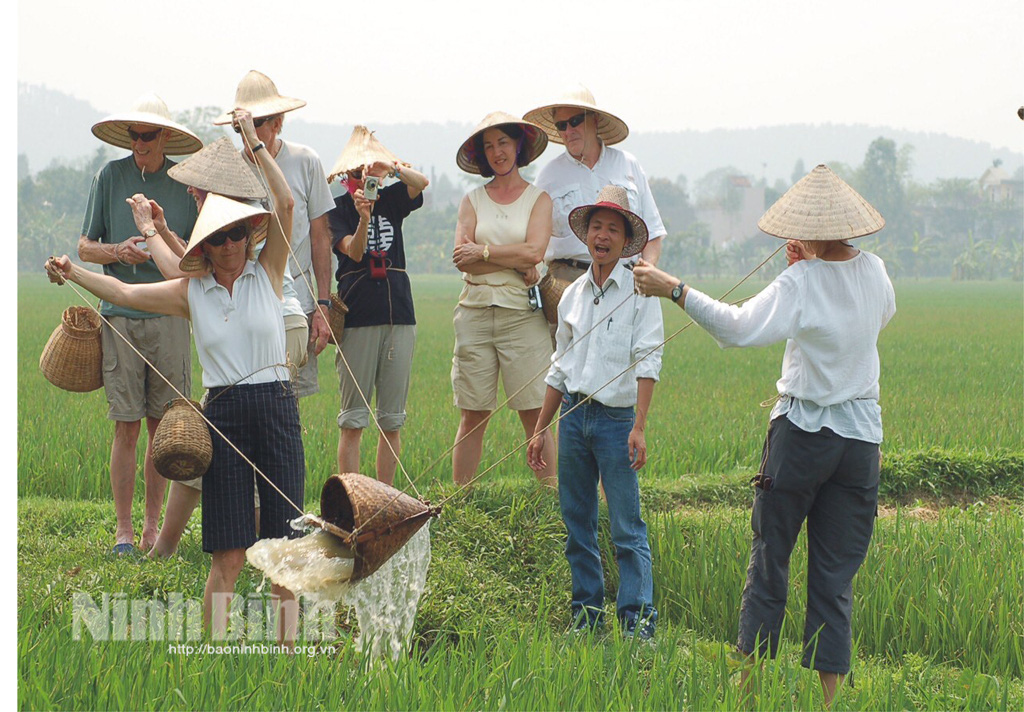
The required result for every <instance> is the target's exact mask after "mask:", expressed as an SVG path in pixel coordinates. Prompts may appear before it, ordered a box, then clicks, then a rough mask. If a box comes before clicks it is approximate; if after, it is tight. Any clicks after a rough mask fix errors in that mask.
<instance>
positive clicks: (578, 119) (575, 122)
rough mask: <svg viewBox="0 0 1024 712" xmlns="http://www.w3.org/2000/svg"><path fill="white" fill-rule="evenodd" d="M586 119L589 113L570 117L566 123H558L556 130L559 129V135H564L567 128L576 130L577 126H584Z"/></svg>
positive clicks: (556, 123)
mask: <svg viewBox="0 0 1024 712" xmlns="http://www.w3.org/2000/svg"><path fill="white" fill-rule="evenodd" d="M586 118H587V112H585V111H583V112H581V113H579V114H576V115H575V116H570V117H569V118H568V119H566V120H565V121H556V122H555V129H557V130H558V132H559V133H564V132H565V130H566V129H567V128H569V127H570V126H572V127H573V128H576V127H577V126H579V125H580V124H582V123H583V122H584V121H585V120H586Z"/></svg>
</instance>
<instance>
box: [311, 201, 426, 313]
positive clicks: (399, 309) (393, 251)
mask: <svg viewBox="0 0 1024 712" xmlns="http://www.w3.org/2000/svg"><path fill="white" fill-rule="evenodd" d="M422 205H423V194H422V193H420V194H419V195H417V196H416V197H415V198H410V197H409V189H408V187H407V186H406V185H405V184H404V183H401V182H398V183H393V184H392V185H389V186H387V187H386V188H383V189H381V191H380V194H379V197H378V199H377V202H376V203H375V204H374V206H373V212H372V213H370V225H369V227H368V229H367V231H366V238H367V239H366V253H364V254H363V259H362V260H360V261H359V262H355V261H353V260H352V259H351V258H350V257H349V256H348V255H346V254H344V253H343V252H341V251H340V249H339V247H340V241H341V239H342V238H343V237H345V236H346V235H353V234H355V231H356V228H357V227H358V225H359V213H358V212H357V211H356V206H355V203H354V202H353V200H352V196H351V195H349V194H348V193H344V194H343V195H341V196H340V197H338V198H336V199H335V200H334V209H333V210H331V211H330V212H329V213H327V219H328V222H329V223H330V226H331V235H332V240H333V243H334V254H336V255H337V256H338V271H337V273H336V274H335V278H336V279H337V281H338V295H339V296H340V297H341V300H342V301H343V302H345V306H347V307H348V310H349V311H348V314H347V315H346V316H345V326H346V327H357V326H379V325H381V324H415V323H416V314H415V313H414V312H413V306H412V288H411V286H410V284H409V275H408V274H406V273H405V242H404V241H403V239H402V221H403V220H404V219H405V218H406V217H408V215H409V213H411V212H412V211H413V210H416V209H417V208H419V207H421V206H422ZM373 251H380V252H383V253H384V261H385V264H386V265H387V267H388V270H387V277H386V278H385V279H374V277H373V276H372V275H371V273H370V255H369V253H370V252H373ZM399 270H401V271H399Z"/></svg>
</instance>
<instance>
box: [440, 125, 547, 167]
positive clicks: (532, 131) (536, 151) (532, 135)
mask: <svg viewBox="0 0 1024 712" xmlns="http://www.w3.org/2000/svg"><path fill="white" fill-rule="evenodd" d="M507 124H515V125H516V126H520V127H522V129H523V131H524V133H523V145H522V148H521V149H520V151H521V155H525V156H526V163H524V164H523V166H528V165H529V164H531V163H533V162H534V161H535V160H537V158H539V157H540V155H541V154H542V153H544V149H545V148H547V147H548V137H547V134H545V133H544V130H543V129H542V128H541V127H540V126H538V125H537V124H534V123H531V122H530V121H526V120H525V119H519V118H516V117H515V116H513V115H512V114H506V113H505V112H504V111H493V112H491V113H490V114H488V115H487V116H485V117H484V120H483V121H481V122H480V123H479V124H477V126H476V128H475V129H473V133H472V134H470V136H469V138H467V139H466V140H465V141H463V142H462V145H461V146H459V152H458V153H457V154H456V155H455V162H456V163H457V164H458V165H459V168H461V169H462V170H464V171H466V173H477V174H478V173H480V167H479V166H477V164H476V160H475V158H476V157H475V153H476V149H475V148H474V146H473V139H475V138H476V137H477V135H478V134H481V133H483V132H484V131H486V130H487V129H489V128H492V127H494V126H499V127H500V126H505V125H507Z"/></svg>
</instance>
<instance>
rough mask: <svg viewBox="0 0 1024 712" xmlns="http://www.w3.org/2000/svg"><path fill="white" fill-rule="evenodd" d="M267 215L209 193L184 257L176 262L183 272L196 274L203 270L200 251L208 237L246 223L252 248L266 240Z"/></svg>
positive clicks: (267, 213) (204, 263)
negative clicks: (237, 224) (236, 224)
mask: <svg viewBox="0 0 1024 712" xmlns="http://www.w3.org/2000/svg"><path fill="white" fill-rule="evenodd" d="M269 216H270V211H269V210H266V209H265V208H263V207H261V206H260V205H255V204H252V203H244V202H242V201H240V200H234V199H232V198H225V197H224V196H223V195H217V194H216V193H210V194H209V195H208V196H206V200H205V201H204V202H203V209H202V210H200V211H199V217H198V218H196V224H195V227H193V228H192V236H191V237H190V238H189V241H188V246H187V247H186V248H185V256H184V257H182V258H181V260H180V261H179V262H178V268H179V269H181V271H183V272H198V271H200V270H202V269H203V268H204V267H205V266H206V261H205V260H204V259H203V255H202V250H201V249H200V247H201V246H202V244H203V242H205V241H206V238H208V237H209V236H210V235H213V234H214V233H217V232H219V231H220V230H223V229H224V228H227V227H231V226H232V225H234V224H235V223H239V222H242V221H246V222H247V223H248V226H249V230H250V232H249V235H250V239H251V240H252V241H253V244H257V243H259V242H261V241H262V240H263V239H264V238H265V237H266V236H267V229H268V227H269V226H270V220H269Z"/></svg>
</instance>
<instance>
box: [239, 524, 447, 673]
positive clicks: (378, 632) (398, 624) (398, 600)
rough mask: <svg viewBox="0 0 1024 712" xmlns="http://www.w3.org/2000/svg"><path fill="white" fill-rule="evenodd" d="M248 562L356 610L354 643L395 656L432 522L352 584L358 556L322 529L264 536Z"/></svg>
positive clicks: (407, 625) (412, 610)
mask: <svg viewBox="0 0 1024 712" xmlns="http://www.w3.org/2000/svg"><path fill="white" fill-rule="evenodd" d="M245 555H246V558H247V559H248V561H249V563H250V564H252V565H253V566H254V567H256V568H257V569H259V570H260V571H262V572H263V573H264V574H265V575H266V576H267V578H269V579H270V580H271V581H273V582H274V583H276V584H278V585H279V586H284V587H285V588H287V589H288V590H290V591H291V592H292V593H294V594H296V596H298V595H302V596H306V597H307V598H309V599H311V600H312V601H313V602H314V603H315V604H316V605H317V606H324V605H329V606H331V607H333V606H334V605H335V604H336V603H337V602H338V601H340V602H341V603H342V604H344V605H346V606H351V607H353V608H354V609H355V613H356V620H357V621H358V622H359V637H358V638H356V644H357V645H358V646H359V647H360V648H361V649H362V650H363V651H364V652H369V653H370V655H371V656H373V657H379V656H381V655H384V654H388V655H390V656H391V658H392V659H397V658H398V656H399V655H401V653H402V651H403V650H404V649H405V647H406V646H407V645H408V642H409V636H410V634H411V633H412V626H413V623H414V622H415V620H416V611H417V609H418V608H419V601H420V596H422V595H423V590H424V588H425V585H426V580H427V568H428V566H429V564H430V524H429V523H428V524H426V525H424V526H423V527H422V528H421V529H420V530H419V531H418V532H416V534H414V535H413V537H412V538H411V539H410V540H409V542H408V543H407V544H406V545H405V546H403V547H402V548H401V549H399V550H398V551H397V552H396V553H395V555H394V556H392V557H391V558H390V559H388V560H387V561H386V562H384V565H383V566H381V567H380V568H379V569H377V571H375V572H374V573H372V574H371V575H370V576H367V577H366V578H365V579H362V580H361V581H356V582H354V583H353V582H351V581H350V580H349V579H351V577H352V570H353V566H354V562H355V560H354V558H353V554H352V551H351V550H349V549H348V548H346V547H345V546H344V545H343V544H342V543H341V540H340V539H338V538H337V537H335V536H333V535H331V534H328V533H327V532H324V531H316V532H314V533H312V534H308V535H306V536H304V537H302V538H300V539H263V540H261V541H258V542H256V543H255V544H253V545H252V546H251V547H250V548H249V549H248V550H247V551H246V552H245Z"/></svg>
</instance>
